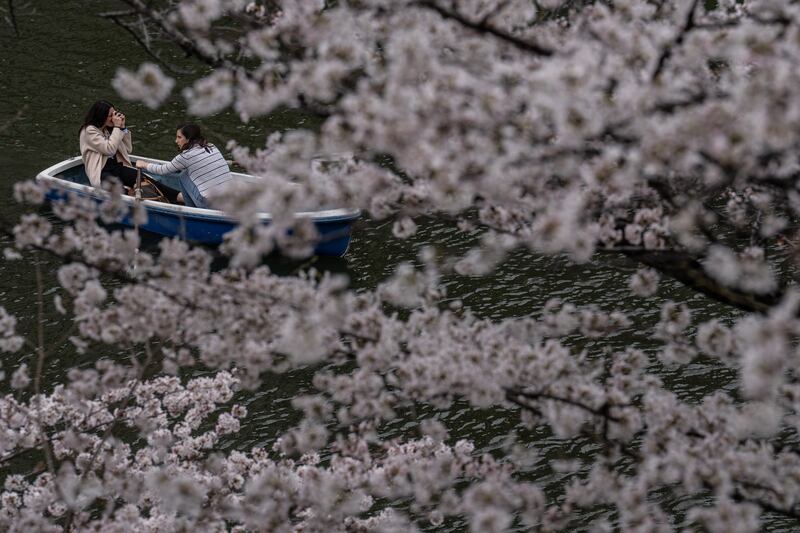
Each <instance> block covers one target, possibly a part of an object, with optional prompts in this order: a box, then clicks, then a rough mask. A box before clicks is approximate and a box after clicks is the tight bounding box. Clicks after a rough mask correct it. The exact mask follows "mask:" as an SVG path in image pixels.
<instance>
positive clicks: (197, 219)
mask: <svg viewBox="0 0 800 533" xmlns="http://www.w3.org/2000/svg"><path fill="white" fill-rule="evenodd" d="M142 159H144V158H142ZM146 160H147V161H150V162H159V161H157V160H154V159H146ZM234 176H241V177H242V178H243V179H248V180H253V179H257V178H254V177H253V176H249V175H246V174H234ZM85 179H86V178H85V173H84V172H83V162H82V161H81V158H80V157H76V158H72V159H68V160H66V161H63V162H61V163H59V164H57V165H53V166H52V167H50V168H48V169H46V170H44V171H42V172H41V173H39V175H38V176H37V177H36V180H37V181H39V182H42V183H46V184H48V185H49V186H50V188H49V190H48V192H47V198H48V200H50V201H59V200H64V199H65V198H66V197H67V195H68V194H70V193H72V194H77V195H80V196H84V197H89V198H92V199H94V200H96V201H98V202H100V201H102V200H103V198H104V197H107V194H108V193H106V192H104V191H99V190H97V189H95V188H94V187H90V186H88V185H84V184H83V183H81V182H82V181H85ZM122 200H123V202H125V203H127V204H129V205H130V208H131V211H130V212H129V213H128V215H127V216H125V217H123V218H122V220H120V223H121V224H123V225H126V226H129V227H133V219H132V214H131V213H132V209H133V206H134V203H135V202H136V200H135V199H134V198H131V197H128V196H124V197H123V198H122ZM140 201H141V202H142V205H143V206H144V208H145V210H146V212H147V223H145V224H142V225H140V229H142V230H145V231H149V232H151V233H155V234H158V235H164V236H166V237H179V238H181V239H184V240H186V241H189V242H193V243H200V244H207V245H218V244H220V243H221V242H222V241H223V239H224V237H225V235H226V234H227V233H229V232H231V231H233V230H234V229H235V228H236V226H237V221H236V220H235V219H232V218H231V217H229V216H227V215H226V214H225V213H223V212H222V211H217V210H214V209H201V208H196V207H186V206H181V205H172V204H165V203H161V202H154V201H150V200H143V201H142V200H140ZM296 216H297V217H304V218H308V219H310V220H311V221H312V222H313V223H314V226H315V227H316V229H317V232H318V233H319V235H320V239H319V241H318V242H317V244H316V246H315V248H314V253H315V254H316V255H323V256H334V257H340V256H342V255H344V254H345V253H346V252H347V249H348V247H349V246H350V239H351V236H352V224H353V222H354V221H355V220H356V219H358V218H359V216H360V211H359V210H357V209H330V210H324V211H309V212H303V213H297V214H296ZM259 218H260V220H261V222H262V223H263V224H270V222H271V217H270V215H269V214H267V213H262V214H260V215H259Z"/></svg>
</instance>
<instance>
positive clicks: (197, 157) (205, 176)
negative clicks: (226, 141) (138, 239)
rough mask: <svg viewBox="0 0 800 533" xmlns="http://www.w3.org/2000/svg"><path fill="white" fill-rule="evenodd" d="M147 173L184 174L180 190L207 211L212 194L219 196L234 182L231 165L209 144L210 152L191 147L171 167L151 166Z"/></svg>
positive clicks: (172, 162)
mask: <svg viewBox="0 0 800 533" xmlns="http://www.w3.org/2000/svg"><path fill="white" fill-rule="evenodd" d="M146 170H147V171H148V172H152V173H153V174H171V173H174V172H182V173H183V174H182V176H181V186H182V188H183V189H184V192H185V193H186V194H188V195H189V196H190V197H191V199H192V201H193V202H194V204H195V205H196V206H198V207H207V206H208V202H207V198H208V196H209V194H214V193H216V192H219V190H220V189H221V188H223V186H224V185H225V184H226V183H228V182H229V181H231V180H232V179H233V177H232V176H231V171H230V169H229V168H228V162H227V161H225V158H224V157H223V156H222V154H221V153H220V151H219V150H218V149H217V147H216V146H214V145H213V144H209V145H208V147H207V148H203V147H202V146H197V145H195V146H192V147H191V148H189V149H188V150H185V151H183V152H181V153H179V154H178V155H177V156H175V159H173V160H172V161H170V162H169V163H164V164H163V165H156V164H153V163H150V164H149V165H147V169H146ZM187 204H188V202H187Z"/></svg>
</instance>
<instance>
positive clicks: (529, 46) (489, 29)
mask: <svg viewBox="0 0 800 533" xmlns="http://www.w3.org/2000/svg"><path fill="white" fill-rule="evenodd" d="M411 5H416V6H418V7H421V8H424V9H428V10H430V11H434V12H436V13H438V14H439V15H440V16H441V17H442V18H443V19H447V20H453V21H455V22H458V23H459V24H461V25H462V26H464V27H465V28H469V29H471V30H473V31H475V32H477V33H482V34H485V35H491V36H493V37H496V38H497V39H499V40H501V41H504V42H506V43H508V44H510V45H511V46H513V47H515V48H517V49H518V50H522V51H523V52H527V53H531V54H534V55H537V56H541V57H550V56H552V55H554V54H555V52H554V51H553V50H552V49H550V48H547V47H545V46H542V45H539V44H537V43H532V42H529V41H525V40H523V39H520V38H518V37H515V36H514V35H512V34H510V33H508V32H505V31H503V30H500V29H498V28H495V27H493V26H491V25H489V24H488V21H487V20H486V18H484V19H483V20H481V21H479V22H474V21H471V20H469V19H467V18H466V17H465V16H464V15H462V14H460V13H457V12H455V11H448V10H447V9H445V8H443V7H442V6H440V5H439V4H437V3H436V2H435V1H433V0H423V1H420V2H416V3H415V4H411Z"/></svg>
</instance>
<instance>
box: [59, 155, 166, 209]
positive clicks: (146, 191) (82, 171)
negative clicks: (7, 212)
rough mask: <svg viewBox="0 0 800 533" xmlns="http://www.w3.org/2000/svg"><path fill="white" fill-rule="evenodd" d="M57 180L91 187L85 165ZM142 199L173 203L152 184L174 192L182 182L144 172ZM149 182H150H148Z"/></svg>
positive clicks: (80, 165)
mask: <svg viewBox="0 0 800 533" xmlns="http://www.w3.org/2000/svg"><path fill="white" fill-rule="evenodd" d="M55 176H56V177H57V178H61V179H63V180H66V181H69V182H72V183H77V184H79V185H86V186H89V185H90V183H89V177H88V176H87V175H86V168H85V167H84V165H83V163H81V164H79V165H75V166H74V167H71V168H68V169H66V170H64V171H62V172H59V173H58V174H56V175H55ZM142 178H143V183H142V198H144V199H147V200H156V201H159V202H165V203H171V202H170V201H169V199H168V198H167V197H166V196H164V195H163V194H161V192H160V191H159V190H158V189H157V188H155V187H153V186H152V183H149V182H155V184H156V185H158V184H164V185H166V186H167V187H170V188H172V189H174V190H177V191H180V190H181V184H180V181H179V180H178V179H177V178H175V177H173V176H161V175H157V174H149V173H145V172H142ZM148 180H149V182H148Z"/></svg>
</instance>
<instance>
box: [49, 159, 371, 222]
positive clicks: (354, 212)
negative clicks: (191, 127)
mask: <svg viewBox="0 0 800 533" xmlns="http://www.w3.org/2000/svg"><path fill="white" fill-rule="evenodd" d="M137 160H142V161H147V162H150V163H157V164H161V163H165V161H162V160H160V159H153V158H150V157H142V156H135V155H131V161H137ZM81 164H83V159H82V158H81V156H75V157H71V158H69V159H65V160H64V161H61V162H59V163H56V164H54V165H51V166H50V167H48V168H46V169H44V170H42V171H41V172H39V174H38V175H37V176H36V181H37V182H40V181H49V182H53V183H54V185H56V186H59V187H61V188H63V189H65V190H72V191H75V192H78V193H83V194H87V195H89V196H93V197H96V198H107V197H108V196H109V193H108V192H107V191H103V190H98V189H96V188H95V187H92V186H91V185H82V184H80V183H75V182H73V181H69V180H65V179H63V178H59V177H57V176H56V174H58V173H59V172H64V171H65V170H69V169H71V168H74V167H76V166H79V165H81ZM231 174H232V175H233V176H234V177H236V176H241V177H249V178H253V177H255V176H251V175H249V174H241V173H238V172H231ZM122 200H123V202H125V203H126V204H130V205H134V203H135V202H137V201H139V202H141V203H142V204H143V205H144V206H145V207H146V208H147V209H148V210H153V211H158V212H160V213H162V214H165V215H166V214H171V215H174V216H179V217H180V216H190V217H191V218H194V219H206V220H212V219H213V220H220V221H226V222H236V219H235V218H234V217H231V216H230V215H228V214H227V213H225V212H224V211H220V210H219V209H206V208H202V207H189V206H185V205H176V204H167V203H164V202H156V201H154V200H136V199H135V198H134V197H132V196H127V195H123V196H122ZM360 215H361V210H360V209H355V208H351V209H349V208H338V209H324V210H320V211H300V212H297V213H294V216H295V217H298V218H308V219H310V220H313V221H315V222H340V221H349V220H355V219H357V218H358V217H359V216H360ZM258 218H259V220H262V221H270V220H272V216H271V215H270V214H269V213H259V214H258Z"/></svg>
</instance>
